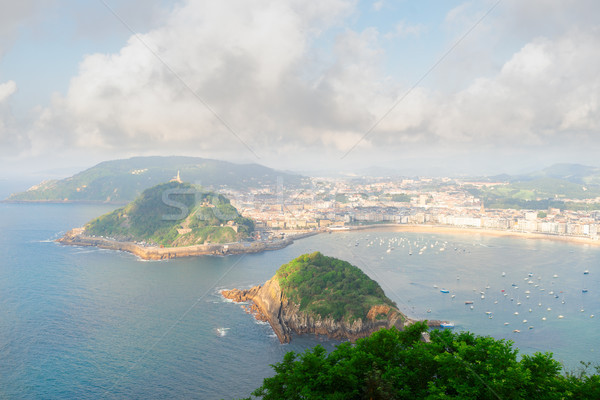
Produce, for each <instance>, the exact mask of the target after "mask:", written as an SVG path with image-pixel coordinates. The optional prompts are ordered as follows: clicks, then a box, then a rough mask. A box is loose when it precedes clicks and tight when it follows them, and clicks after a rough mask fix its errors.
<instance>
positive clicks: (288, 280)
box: [275, 252, 395, 321]
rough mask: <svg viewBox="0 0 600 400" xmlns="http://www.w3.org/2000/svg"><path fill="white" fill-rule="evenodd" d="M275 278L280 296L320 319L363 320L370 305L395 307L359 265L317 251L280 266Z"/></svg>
mask: <svg viewBox="0 0 600 400" xmlns="http://www.w3.org/2000/svg"><path fill="white" fill-rule="evenodd" d="M275 277H276V278H277V280H278V281H279V286H280V287H281V292H282V293H283V295H284V296H286V297H287V298H288V299H289V300H290V301H291V302H293V303H295V304H298V305H299V306H300V311H301V312H305V313H307V314H311V315H315V316H321V317H322V318H327V317H331V318H333V319H334V320H350V321H353V320H355V319H359V318H360V319H366V318H367V314H368V312H369V310H370V309H371V308H372V307H373V306H376V305H387V306H389V307H395V304H394V303H393V302H392V301H391V300H390V299H388V298H387V297H386V295H385V294H384V293H383V290H382V289H381V287H380V286H379V284H378V283H377V282H375V281H374V280H372V279H371V278H369V277H368V276H367V275H366V274H365V273H364V272H362V271H361V270H360V268H358V267H355V266H354V265H352V264H350V263H349V262H347V261H343V260H339V259H337V258H334V257H327V256H324V255H323V254H321V253H319V252H315V253H312V254H305V255H302V256H300V257H298V258H296V259H294V260H292V261H290V262H289V263H287V264H284V265H282V266H281V267H280V268H279V269H278V270H277V273H276V274H275ZM379 317H383V316H379Z"/></svg>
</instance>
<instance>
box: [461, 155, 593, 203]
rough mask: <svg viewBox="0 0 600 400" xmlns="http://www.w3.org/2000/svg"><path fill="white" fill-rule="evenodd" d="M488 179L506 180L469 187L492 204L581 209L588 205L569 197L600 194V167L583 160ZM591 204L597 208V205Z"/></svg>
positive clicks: (585, 196) (589, 197)
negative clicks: (485, 185) (585, 163)
mask: <svg viewBox="0 0 600 400" xmlns="http://www.w3.org/2000/svg"><path fill="white" fill-rule="evenodd" d="M484 180H486V179H484ZM487 180H488V181H493V182H504V184H499V185H494V186H487V187H482V188H479V189H476V188H468V187H467V189H468V191H469V192H470V193H471V194H473V195H474V196H477V197H479V198H481V199H482V200H483V202H484V204H485V205H486V207H488V208H515V209H538V210H545V209H548V207H553V208H560V209H572V210H578V209H582V208H585V207H586V205H585V204H583V205H582V203H578V202H571V201H569V200H576V201H577V200H586V199H596V198H598V197H600V168H596V167H589V166H585V165H579V164H556V165H553V166H551V167H548V168H545V169H543V170H540V171H535V172H532V173H529V174H525V175H516V176H509V175H502V176H496V177H489V178H487ZM589 206H590V207H591V208H592V209H593V208H594V207H596V206H597V205H596V204H592V205H589Z"/></svg>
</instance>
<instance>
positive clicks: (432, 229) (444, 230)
mask: <svg viewBox="0 0 600 400" xmlns="http://www.w3.org/2000/svg"><path fill="white" fill-rule="evenodd" d="M357 230H377V231H385V232H416V233H441V234H459V235H470V236H473V235H485V236H496V237H501V236H512V237H518V238H522V239H535V240H539V239H542V240H553V241H560V242H569V243H577V244H587V245H591V246H600V240H595V239H593V238H590V237H583V236H568V235H552V234H545V233H533V232H520V231H511V230H494V229H483V228H461V227H453V226H447V225H397V224H379V225H365V226H360V227H351V228H350V229H347V230H332V231H331V232H333V233H337V232H352V231H357Z"/></svg>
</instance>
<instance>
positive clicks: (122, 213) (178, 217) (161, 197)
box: [85, 182, 254, 247]
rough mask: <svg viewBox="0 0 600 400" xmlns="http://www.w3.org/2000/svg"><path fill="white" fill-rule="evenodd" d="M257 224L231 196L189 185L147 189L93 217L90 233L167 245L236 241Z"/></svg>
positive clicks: (87, 227)
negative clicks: (111, 209)
mask: <svg viewBox="0 0 600 400" xmlns="http://www.w3.org/2000/svg"><path fill="white" fill-rule="evenodd" d="M253 230H254V223H253V222H252V220H250V219H248V218H243V217H242V216H240V214H239V213H238V211H237V210H236V209H235V207H233V206H232V205H231V204H230V202H229V200H228V199H227V198H226V197H224V196H222V195H220V194H216V193H214V192H208V191H203V190H202V189H201V188H200V187H199V186H195V185H191V184H189V183H178V182H169V183H164V184H161V185H157V186H154V187H152V188H150V189H146V190H145V191H144V192H143V193H142V194H141V195H140V196H139V197H138V198H137V199H136V200H135V201H133V202H131V203H129V204H128V205H127V206H125V207H122V208H119V209H117V210H115V211H113V212H111V213H108V214H105V215H103V216H101V217H99V218H96V219H94V220H92V221H90V222H89V223H88V224H87V225H86V226H85V233H86V234H87V235H91V236H103V237H110V238H114V239H117V240H127V241H138V242H141V241H146V242H150V243H155V244H160V245H164V246H167V247H175V246H190V245H195V244H203V243H206V242H210V243H230V242H235V241H238V240H240V239H244V238H246V237H248V236H249V235H250V233H251V232H252V231H253Z"/></svg>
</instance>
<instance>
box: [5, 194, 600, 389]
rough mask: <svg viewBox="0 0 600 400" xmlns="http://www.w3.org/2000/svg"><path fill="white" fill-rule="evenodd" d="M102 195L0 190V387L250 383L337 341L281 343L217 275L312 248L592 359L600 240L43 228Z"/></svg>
mask: <svg viewBox="0 0 600 400" xmlns="http://www.w3.org/2000/svg"><path fill="white" fill-rule="evenodd" d="M109 210H111V207H109V206H97V205H62V204H46V205H18V204H14V205H13V204H0V254H1V261H0V397H1V398H44V399H50V398H80V399H86V398H89V399H91V398H150V397H152V398H201V399H213V398H214V399H217V398H232V397H241V396H247V395H248V394H249V392H250V391H251V390H252V389H254V388H256V387H258V386H259V385H260V383H261V382H262V379H263V378H264V377H265V376H268V375H270V374H271V373H272V370H271V368H270V367H269V364H272V363H275V362H278V361H280V360H281V358H282V357H283V355H284V354H285V352H287V351H290V350H295V351H301V350H303V349H305V348H307V347H312V346H314V345H315V344H316V343H322V344H323V345H325V347H326V348H329V349H332V348H333V347H334V346H335V344H336V342H334V341H326V340H322V339H318V338H312V337H296V338H295V339H294V340H293V342H292V343H291V344H289V345H280V344H279V342H278V340H277V339H276V338H275V336H274V335H273V332H272V331H271V329H270V327H269V326H268V325H264V324H258V323H256V322H255V321H254V320H253V319H252V318H251V317H250V316H249V315H247V314H245V313H244V312H243V310H242V309H241V307H240V305H237V304H232V303H229V302H225V301H223V300H222V299H221V298H220V297H219V295H218V290H219V289H221V288H232V287H238V288H245V287H250V286H253V285H255V284H257V283H262V282H264V281H265V280H267V279H269V278H270V277H271V276H272V275H273V274H274V273H275V271H276V270H277V268H278V267H279V266H280V265H281V264H282V263H284V262H287V261H289V260H290V259H292V258H294V257H296V256H298V255H300V254H303V253H306V252H310V251H316V250H320V251H322V252H324V253H325V254H327V255H332V256H336V257H340V258H343V259H346V260H348V261H351V262H353V263H354V264H356V265H358V266H360V267H361V268H362V269H363V270H364V271H365V272H366V273H367V274H368V275H369V276H371V277H372V278H373V279H375V280H377V281H378V282H380V284H381V285H382V287H383V289H384V290H385V292H386V294H387V295H388V296H389V297H390V298H392V299H393V300H395V301H396V302H397V303H398V305H399V306H400V308H401V309H403V310H404V311H405V312H407V313H408V314H409V315H410V316H413V317H420V318H430V319H447V320H451V321H454V322H455V323H456V325H457V326H456V328H455V329H466V330H471V331H473V332H476V333H478V334H485V335H492V336H494V337H497V338H507V339H510V340H513V341H514V342H515V343H516V345H517V346H518V347H519V348H520V349H521V352H525V353H529V352H533V351H537V350H544V351H545V350H548V351H552V352H554V354H555V357H556V358H557V359H559V360H561V361H563V362H564V363H565V365H567V366H568V367H571V368H572V367H575V366H576V364H577V362H578V361H579V360H587V361H593V362H600V356H599V355H598V352H599V351H600V349H599V346H598V344H599V343H598V340H597V332H598V328H599V324H600V310H599V305H600V297H599V294H598V292H599V291H600V288H599V285H598V281H599V278H600V249H599V248H592V247H589V246H582V245H569V244H564V243H555V242H549V241H533V240H516V239H510V238H492V237H483V236H464V235H426V234H407V233H393V232H375V231H372V232H361V233H344V234H331V235H320V236H315V237H311V238H307V239H303V240H301V241H299V242H297V243H295V244H294V245H292V246H290V247H288V248H286V249H283V250H280V251H276V252H268V253H263V254H255V255H245V256H231V257H223V258H216V257H198V258H190V259H179V260H170V261H166V262H143V261H139V260H137V259H136V258H134V257H133V256H131V255H128V254H124V253H117V252H111V251H105V250H96V249H88V248H77V247H64V246H59V245H57V244H55V243H53V242H52V239H55V238H56V237H58V236H59V235H60V234H61V233H63V232H64V231H66V230H68V229H70V228H71V227H74V226H80V225H82V224H83V223H84V222H86V221H88V220H89V219H91V218H93V217H95V216H98V215H100V214H102V213H104V212H107V211H109ZM409 243H410V244H409ZM403 245H404V247H402V246H403ZM432 245H433V247H431V246H432ZM389 247H393V250H390V251H389V252H388V251H387V249H388V248H389ZM423 247H426V249H424V250H423V252H422V254H420V255H419V250H421V249H423ZM441 248H444V249H445V250H444V251H440V249H441ZM409 251H412V255H409ZM586 269H587V270H589V271H590V273H589V275H584V274H583V271H584V270H586ZM502 272H505V276H502ZM529 274H531V277H530V276H529ZM555 274H556V275H558V278H553V275H555ZM525 278H526V279H525ZM530 280H531V282H532V283H531V284H529V283H528V282H529V281H530ZM513 283H514V284H516V285H517V286H518V287H517V288H515V287H514V286H512V284H513ZM536 285H537V286H536ZM435 286H437V287H435ZM488 286H489V288H487V289H486V287H488ZM584 287H585V288H587V289H589V292H588V293H582V292H581V289H582V288H584ZM440 289H448V290H449V291H450V293H448V294H443V293H441V292H440ZM502 289H504V290H505V292H502V291H501V290H502ZM542 289H544V290H542ZM527 290H528V291H529V292H530V293H529V294H526V293H525V292H526V291H527ZM550 291H552V292H554V293H555V294H554V295H551V294H549V292H550ZM480 292H484V297H485V298H484V299H482V298H481V293H480ZM503 293H506V294H507V296H504V295H503ZM452 295H454V296H455V297H454V298H452ZM528 295H529V298H527V297H526V296H528ZM555 296H558V297H555ZM511 299H512V301H511ZM466 300H469V301H473V308H472V309H471V307H470V306H469V305H465V304H464V302H465V301H466ZM563 301H564V303H563ZM496 302H497V303H496ZM517 303H521V304H520V305H517ZM539 303H541V304H542V306H538V304H539ZM547 308H551V310H550V311H548V310H547ZM529 309H531V312H529ZM581 309H583V310H584V311H583V312H581ZM428 311H429V312H428ZM486 312H490V313H491V314H489V315H491V316H492V318H491V319H490V318H489V315H488V314H486ZM515 312H518V313H519V315H514V313H515ZM592 314H595V315H597V317H596V318H590V315H592ZM558 315H563V316H564V318H562V319H559V318H558ZM543 317H545V318H546V321H543V320H542V318H543ZM524 319H527V321H528V322H526V323H524V322H522V321H523V320H524ZM505 322H508V323H509V325H504V323H505ZM529 326H532V327H533V328H532V329H529ZM514 329H519V330H520V331H521V332H520V333H513V330H514Z"/></svg>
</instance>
